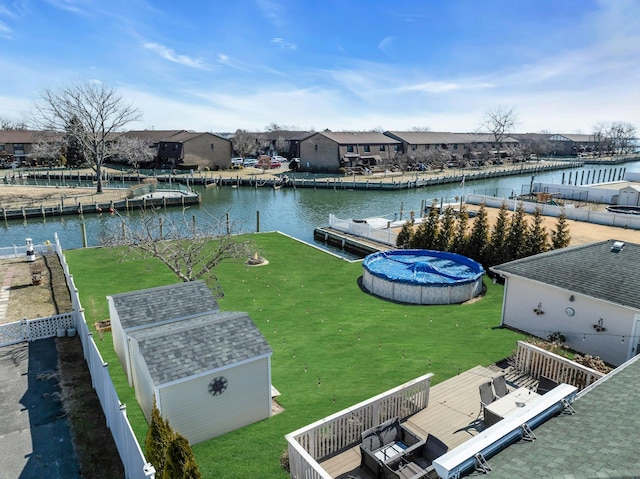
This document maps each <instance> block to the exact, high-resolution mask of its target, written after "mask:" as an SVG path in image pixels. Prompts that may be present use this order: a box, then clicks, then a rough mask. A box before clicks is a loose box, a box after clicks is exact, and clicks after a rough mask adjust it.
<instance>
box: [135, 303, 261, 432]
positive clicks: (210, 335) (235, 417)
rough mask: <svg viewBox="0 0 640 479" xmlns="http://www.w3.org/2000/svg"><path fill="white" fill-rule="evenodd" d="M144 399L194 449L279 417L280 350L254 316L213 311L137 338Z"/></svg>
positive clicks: (138, 386) (138, 380) (139, 389)
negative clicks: (275, 392) (274, 361)
mask: <svg viewBox="0 0 640 479" xmlns="http://www.w3.org/2000/svg"><path fill="white" fill-rule="evenodd" d="M129 349H130V355H131V368H132V373H133V385H134V388H135V394H136V399H137V400H138V403H139V404H140V407H141V409H142V411H143V412H144V415H145V417H146V419H147V421H150V420H151V409H152V407H153V400H154V398H155V401H156V406H157V407H158V410H159V411H160V414H161V415H162V416H163V417H164V418H166V419H168V421H169V423H170V424H171V427H172V428H173V429H175V430H176V431H177V432H179V433H180V434H182V435H183V436H184V437H185V438H186V439H187V440H188V441H189V442H190V443H191V444H197V443H199V442H202V441H206V440H208V439H211V438H213V437H216V436H219V435H221V434H225V433H227V432H229V431H233V430H235V429H238V428H241V427H244V426H247V425H249V424H252V423H254V422H256V421H260V420H262V419H266V418H268V417H270V416H271V410H272V407H271V406H272V397H271V354H272V350H271V347H270V346H269V344H268V343H267V341H266V339H265V338H264V337H263V336H262V334H261V333H260V331H259V330H258V328H257V327H256V325H255V324H254V323H253V321H252V320H251V318H249V316H248V315H247V313H241V312H218V311H214V312H210V313H204V314H202V315H200V316H196V317H192V318H189V319H185V320H183V321H177V322H169V323H165V324H158V325H156V326H154V327H150V328H146V329H140V330H138V331H133V332H130V333H129Z"/></svg>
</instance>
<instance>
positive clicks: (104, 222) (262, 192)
mask: <svg viewBox="0 0 640 479" xmlns="http://www.w3.org/2000/svg"><path fill="white" fill-rule="evenodd" d="M621 169H625V170H626V171H640V161H638V162H631V163H625V164H621V165H612V166H603V165H585V166H584V167H579V168H574V169H567V170H556V171H550V172H545V173H540V174H537V175H536V176H535V178H534V177H532V176H531V175H521V176H507V177H502V178H492V179H486V180H475V181H466V182H465V184H464V185H462V184H460V183H455V184H448V185H438V186H433V187H426V188H417V189H410V190H398V191H386V190H383V191H373V190H335V191H334V190H327V189H317V190H314V189H311V188H297V189H292V188H281V189H279V190H274V189H273V188H267V187H258V188H253V187H239V188H232V187H228V186H225V187H212V188H202V187H201V188H198V187H196V188H195V189H196V191H198V192H199V193H200V194H201V195H202V202H201V204H200V205H195V206H190V207H189V208H188V209H187V210H186V212H185V214H186V215H187V218H188V219H189V220H190V221H191V220H192V218H193V217H195V220H196V221H197V222H200V223H205V222H207V223H210V222H211V221H218V220H219V221H223V222H225V224H226V218H227V215H228V217H229V219H230V223H231V227H232V231H233V232H236V233H248V232H255V231H257V230H258V229H259V231H281V232H283V233H286V234H288V235H290V236H293V237H295V238H298V239H300V240H303V241H306V242H308V243H312V244H316V245H317V246H318V247H321V248H325V249H330V250H333V251H336V250H335V249H334V248H332V247H329V246H326V245H325V244H324V243H321V242H316V241H315V240H314V238H313V231H314V228H316V227H319V226H326V225H328V222H329V214H334V215H336V216H337V217H338V218H343V219H347V218H366V217H371V216H384V217H387V218H389V219H393V218H394V216H397V217H399V215H400V214H401V212H402V214H403V215H404V216H403V217H408V216H409V212H410V211H415V212H416V214H418V212H419V211H420V207H421V206H422V205H423V204H425V205H429V204H431V203H432V202H433V201H436V202H438V203H440V201H444V202H447V201H451V202H454V201H456V199H455V198H456V197H460V196H463V195H466V194H469V193H476V194H483V195H490V196H497V197H509V196H510V195H512V194H514V193H515V194H523V193H528V192H529V189H530V186H531V184H532V182H533V181H535V182H544V183H556V184H561V183H562V181H563V177H564V181H565V182H566V181H567V180H568V178H569V173H572V175H573V177H574V178H575V177H576V174H581V172H582V171H585V172H586V171H588V170H602V171H603V172H604V171H607V172H608V171H609V170H617V171H618V172H620V170H621ZM584 177H585V178H586V173H585V176H584ZM0 187H1V186H0ZM122 214H126V215H128V216H130V217H131V218H132V219H135V217H136V215H137V214H138V213H135V212H132V213H122ZM167 214H168V215H169V216H171V217H172V218H173V219H174V220H175V221H178V220H181V216H182V214H183V212H182V210H181V209H180V208H172V209H167ZM258 217H259V221H258ZM83 221H84V225H85V230H86V236H87V244H88V246H98V245H100V238H101V236H102V235H103V234H104V233H105V232H107V231H109V230H110V229H112V228H117V227H119V225H120V220H119V219H118V218H117V217H114V216H112V215H110V214H109V213H106V212H105V213H101V214H96V215H84V218H81V217H79V216H62V217H50V218H47V219H46V220H43V219H36V218H29V219H27V220H26V221H22V220H13V221H7V222H0V246H11V245H14V244H15V245H24V243H25V238H32V239H33V242H34V244H41V243H44V242H45V241H47V240H49V241H53V236H54V233H57V234H58V237H59V238H60V242H61V244H62V247H63V248H64V249H73V248H80V247H82V246H83V235H82V222H83ZM340 254H342V253H340Z"/></svg>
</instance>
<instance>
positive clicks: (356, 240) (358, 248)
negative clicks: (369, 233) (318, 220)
mask: <svg viewBox="0 0 640 479" xmlns="http://www.w3.org/2000/svg"><path fill="white" fill-rule="evenodd" d="M313 237H314V239H316V240H317V241H322V242H324V243H326V244H328V245H331V246H337V247H339V248H342V249H343V250H345V251H348V252H349V253H353V254H356V255H360V256H363V257H364V256H367V255H369V254H371V253H377V252H378V251H387V250H390V249H394V248H393V247H392V246H390V245H387V244H384V243H378V242H377V241H373V240H371V239H368V238H362V237H360V236H355V235H351V234H349V233H344V232H342V231H338V230H335V229H332V228H329V227H318V228H316V229H314V230H313Z"/></svg>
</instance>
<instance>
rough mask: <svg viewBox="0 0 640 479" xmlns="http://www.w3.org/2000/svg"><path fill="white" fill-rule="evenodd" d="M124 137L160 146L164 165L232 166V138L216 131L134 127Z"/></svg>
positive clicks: (212, 168) (170, 166)
mask: <svg viewBox="0 0 640 479" xmlns="http://www.w3.org/2000/svg"><path fill="white" fill-rule="evenodd" d="M123 135H124V136H130V137H136V138H141V139H143V140H145V141H147V142H149V143H150V144H151V145H155V146H156V148H157V160H156V161H157V164H158V166H160V167H163V168H176V167H179V168H190V169H194V170H204V169H206V168H209V169H211V170H221V169H227V168H229V166H230V165H231V156H232V145H231V140H229V139H228V138H223V137H222V136H218V135H215V134H213V133H197V132H192V131H186V130H158V131H156V130H134V131H128V132H126V133H124V134H123Z"/></svg>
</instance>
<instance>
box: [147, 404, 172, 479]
mask: <svg viewBox="0 0 640 479" xmlns="http://www.w3.org/2000/svg"><path fill="white" fill-rule="evenodd" d="M172 440H173V430H172V429H171V426H170V425H169V422H168V421H167V420H166V419H164V418H163V417H162V415H161V414H160V411H159V410H158V408H157V407H156V398H155V397H154V398H153V407H152V409H151V423H150V424H149V429H148V430H147V437H146V439H145V443H144V445H145V449H146V458H147V460H148V461H149V462H150V463H151V464H153V467H155V469H156V477H158V478H161V477H162V471H163V470H164V463H165V458H166V454H167V448H168V447H169V444H170V443H171V441H172Z"/></svg>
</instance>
